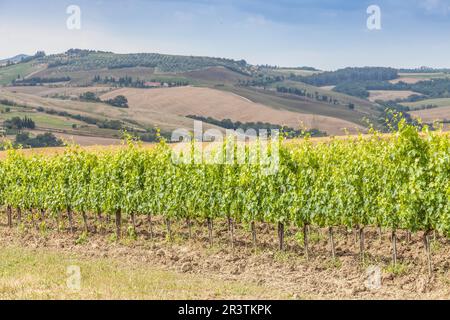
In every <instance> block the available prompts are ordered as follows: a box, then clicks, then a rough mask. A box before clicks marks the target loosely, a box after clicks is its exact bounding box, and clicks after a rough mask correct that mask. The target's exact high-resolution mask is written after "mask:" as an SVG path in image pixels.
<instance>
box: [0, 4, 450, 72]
mask: <svg viewBox="0 0 450 320" xmlns="http://www.w3.org/2000/svg"><path fill="white" fill-rule="evenodd" d="M373 4H375V5H377V6H379V7H380V9H381V30H369V29H368V28H367V26H366V21H367V18H368V17H369V14H367V12H366V10H367V8H368V6H369V5H373ZM69 5H78V6H79V7H80V9H81V29H80V30H68V29H67V27H66V20H67V19H68V17H69V14H67V13H66V9H67V7H68V6H69ZM0 21H1V22H0V39H1V40H0V42H1V46H0V59H4V58H9V57H12V56H15V55H17V54H33V53H34V52H36V51H38V50H44V51H45V52H46V53H47V54H54V53H61V52H64V51H66V50H68V49H70V48H81V49H92V50H103V51H112V52H115V53H139V52H155V53H163V54H179V55H195V56H213V57H224V58H232V59H245V60H246V61H247V62H248V63H251V64H255V65H256V64H270V65H277V66H281V67H300V66H311V67H316V68H319V69H323V70H333V69H338V68H342V67H347V66H387V67H395V68H417V67H421V66H428V67H435V68H446V67H450V61H449V59H448V57H447V52H449V51H450V41H448V40H449V37H450V34H449V32H448V31H450V0H413V1H409V3H405V1H400V0H380V1H357V0H349V1H346V2H345V3H342V2H340V1H336V0H316V1H313V0H303V1H294V0H281V1H276V2H275V1H261V0H242V1H237V0H230V1H225V0H211V1H206V0H189V1H177V0H165V1H157V0H153V1H143V0H131V1H87V0H80V1H66V0H62V1H58V2H54V1H49V0H37V1H29V0H25V1H21V2H20V3H17V2H16V1H12V0H0Z"/></svg>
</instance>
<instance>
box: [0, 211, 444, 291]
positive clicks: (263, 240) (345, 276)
mask: <svg viewBox="0 0 450 320" xmlns="http://www.w3.org/2000/svg"><path fill="white" fill-rule="evenodd" d="M36 218H37V217H35V218H34V222H32V221H31V215H29V214H28V215H26V214H24V217H23V221H26V222H25V223H22V224H21V225H17V224H16V221H17V220H16V219H14V222H15V225H14V226H13V227H12V228H9V227H7V225H6V215H5V214H4V213H2V214H1V217H0V222H1V223H0V245H1V246H7V245H18V246H22V247H27V248H28V247H30V248H50V249H54V250H56V251H58V252H61V253H76V254H79V255H82V256H86V257H107V258H112V259H114V260H118V261H125V262H130V263H133V262H136V263H145V264H147V265H148V266H149V267H150V268H152V267H155V268H158V269H162V270H168V271H175V272H177V273H179V274H189V273H190V274H197V275H205V277H209V278H213V279H218V280H224V281H242V282H246V283H252V284H253V283H254V284H255V285H258V286H262V287H264V288H265V289H267V288H269V289H273V296H271V297H269V298H273V299H277V298H282V297H286V296H287V297H290V298H293V299H448V298H450V278H449V275H450V274H449V267H450V263H449V261H450V260H449V258H450V245H449V243H448V241H447V239H445V238H443V237H440V236H439V235H437V236H436V239H435V240H434V241H433V243H432V246H431V247H432V261H433V274H432V276H431V277H429V276H428V269H427V262H426V255H425V251H424V248H423V242H422V234H420V233H418V234H413V235H412V237H411V240H410V241H409V243H408V240H407V239H406V233H405V232H398V239H399V240H398V257H399V258H398V259H399V260H398V264H397V267H395V268H394V267H392V265H391V242H390V239H389V234H390V232H388V230H384V231H383V233H382V238H381V239H380V237H379V234H378V230H375V229H370V228H367V229H366V230H365V233H364V234H365V250H366V252H365V256H364V261H362V259H361V255H360V253H359V240H358V239H356V238H355V234H354V232H353V231H352V230H344V229H340V230H337V229H336V230H335V233H334V238H335V244H336V254H337V258H336V260H333V259H331V253H330V245H329V242H328V230H325V229H317V228H311V229H310V232H309V242H310V247H309V260H307V259H306V257H305V254H304V248H303V245H302V241H301V240H300V239H303V235H302V234H301V233H299V230H297V229H296V228H293V227H289V228H286V236H285V249H284V251H279V250H278V239H277V230H276V229H275V227H274V226H272V225H268V224H263V223H257V224H256V229H257V246H256V248H255V247H254V246H253V244H252V234H251V232H250V229H249V227H248V226H246V225H243V224H235V239H234V248H232V246H231V244H230V236H229V235H230V233H229V231H228V224H227V222H226V221H222V220H220V221H219V220H217V221H214V226H213V243H212V245H211V244H210V241H209V237H208V228H207V226H206V224H205V223H201V222H198V221H197V222H193V223H192V238H190V239H189V233H188V228H187V224H186V222H185V221H174V222H172V224H171V226H172V240H170V239H169V236H168V234H167V231H166V226H165V223H164V221H162V219H160V218H154V219H153V223H152V225H153V238H151V236H150V233H149V229H150V228H149V223H148V220H147V218H146V217H137V219H136V221H137V223H136V225H137V228H136V235H134V234H133V232H131V231H132V227H131V224H130V223H129V222H126V221H123V224H122V237H121V239H120V240H119V241H117V240H116V239H115V236H114V230H115V225H114V219H113V218H111V219H108V220H109V221H106V220H107V219H105V218H104V217H103V219H102V220H101V221H98V220H94V219H90V220H89V222H88V223H89V234H88V236H87V237H86V236H84V235H83V224H82V221H81V218H80V217H77V221H76V230H75V232H74V234H71V233H70V232H69V230H68V224H67V222H66V220H67V219H60V224H59V228H58V227H57V224H56V220H54V219H51V218H48V219H46V220H45V223H43V221H38V220H36ZM58 229H59V230H58ZM374 266H375V267H379V268H380V270H381V278H380V280H381V283H380V284H381V285H380V286H375V287H374V286H370V285H368V284H369V282H370V281H369V282H368V279H369V278H368V268H370V267H374Z"/></svg>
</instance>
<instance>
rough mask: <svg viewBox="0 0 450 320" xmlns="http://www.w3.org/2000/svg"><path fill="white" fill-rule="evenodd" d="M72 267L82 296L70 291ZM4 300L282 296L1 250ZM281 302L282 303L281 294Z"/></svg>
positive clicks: (111, 263) (42, 252) (144, 267)
mask: <svg viewBox="0 0 450 320" xmlns="http://www.w3.org/2000/svg"><path fill="white" fill-rule="evenodd" d="M69 266H78V267H79V268H80V275H81V283H80V290H74V289H69V287H68V286H67V281H68V278H69V276H70V274H68V273H67V268H68V267H69ZM0 274H1V277H0V299H158V300H159V299H225V298H226V299H249V298H258V297H264V296H266V297H267V296H272V297H273V296H277V293H276V292H274V290H273V289H268V288H267V289H266V288H264V287H261V286H257V285H255V284H251V283H247V282H246V281H239V282H237V281H226V280H218V279H215V278H210V277H208V276H205V275H193V274H183V273H178V272H174V271H166V270H160V269H156V268H155V267H154V266H150V265H148V264H145V263H136V262H133V263H131V262H126V261H121V260H113V259H109V258H99V257H95V258H87V257H81V256H78V255H75V254H68V253H62V252H58V251H55V250H50V249H29V248H22V247H16V246H11V247H2V248H0ZM280 296H281V297H283V296H282V295H281V294H280Z"/></svg>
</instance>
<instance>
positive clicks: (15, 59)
mask: <svg viewBox="0 0 450 320" xmlns="http://www.w3.org/2000/svg"><path fill="white" fill-rule="evenodd" d="M29 57H30V56H29V55H26V54H18V55H16V56H14V57H11V58H6V59H2V60H0V66H1V65H6V64H7V63H8V61H9V62H10V63H17V62H20V61H22V60H23V59H27V58H29Z"/></svg>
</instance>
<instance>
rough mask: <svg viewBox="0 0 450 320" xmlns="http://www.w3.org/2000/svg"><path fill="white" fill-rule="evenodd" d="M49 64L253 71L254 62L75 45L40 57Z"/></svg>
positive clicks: (81, 67) (76, 67) (65, 67)
mask: <svg viewBox="0 0 450 320" xmlns="http://www.w3.org/2000/svg"><path fill="white" fill-rule="evenodd" d="M39 62H43V63H47V64H48V67H49V68H56V67H57V68H58V69H59V70H61V71H81V70H93V69H104V68H106V69H120V68H132V67H146V68H154V69H156V70H157V71H159V72H175V73H181V72H188V71H194V70H200V69H204V68H208V67H219V66H220V67H225V68H227V69H230V70H232V71H235V72H238V73H242V74H246V75H249V74H250V66H249V65H248V64H247V62H246V61H245V60H239V61H236V60H232V59H225V58H211V57H194V56H180V55H167V54H159V53H132V54H115V53H111V52H102V51H90V50H80V49H71V50H68V51H67V52H65V53H63V54H57V55H49V56H45V57H42V58H39Z"/></svg>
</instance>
